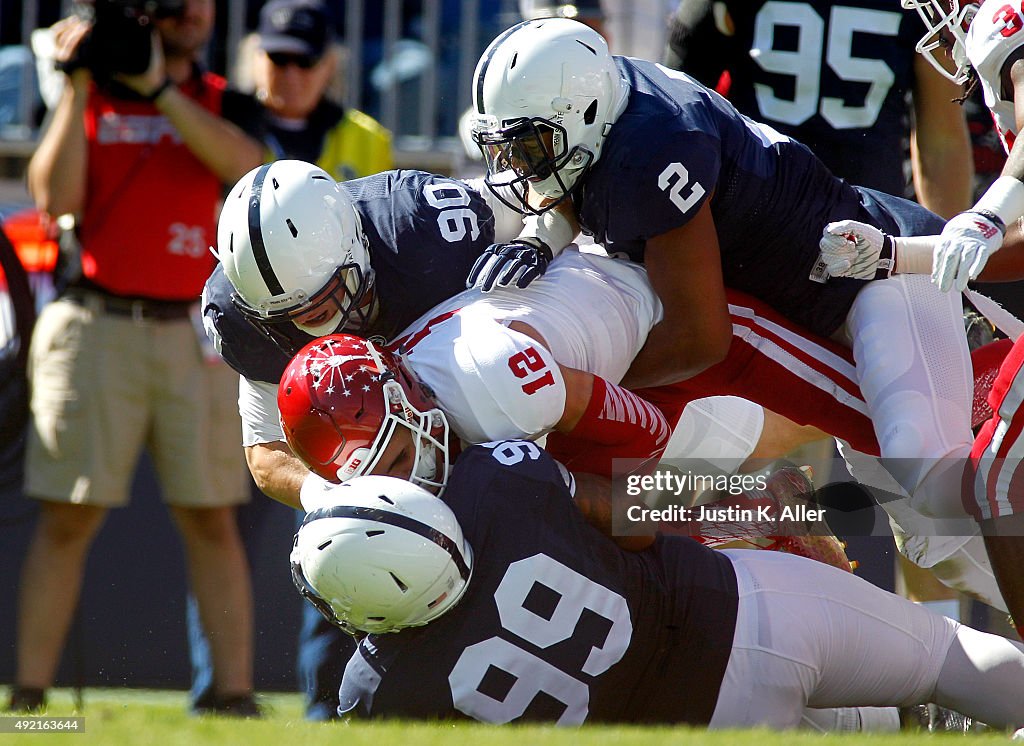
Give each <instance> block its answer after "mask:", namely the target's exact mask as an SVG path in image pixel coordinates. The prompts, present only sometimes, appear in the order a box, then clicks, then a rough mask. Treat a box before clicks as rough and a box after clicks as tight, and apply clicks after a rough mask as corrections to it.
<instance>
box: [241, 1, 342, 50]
mask: <svg viewBox="0 0 1024 746" xmlns="http://www.w3.org/2000/svg"><path fill="white" fill-rule="evenodd" d="M332 23H333V19H332V18H331V14H330V13H329V12H328V11H327V8H326V7H324V5H323V4H322V3H321V2H319V0H271V2H269V3H267V4H266V5H264V6H263V10H261V11H260V26H259V29H258V31H259V36H260V49H262V50H264V51H265V52H285V53H288V54H301V55H306V56H308V57H320V56H322V55H323V53H324V51H325V50H326V49H327V45H328V43H330V41H331V37H332V33H331V24H332Z"/></svg>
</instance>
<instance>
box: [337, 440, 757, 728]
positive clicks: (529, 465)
mask: <svg viewBox="0 0 1024 746" xmlns="http://www.w3.org/2000/svg"><path fill="white" fill-rule="evenodd" d="M444 499H445V501H446V502H447V503H448V504H449V505H450V506H451V508H452V510H453V511H454V513H455V515H456V516H457V517H458V519H459V523H460V524H461V526H462V529H463V532H464V534H465V536H466V538H467V539H468V541H469V544H470V546H471V547H472V549H473V575H472V578H471V580H470V584H469V588H468V589H467V590H466V592H465V595H464V596H463V598H462V599H460V601H459V603H458V604H457V605H456V606H455V607H453V608H452V609H451V610H450V611H448V612H447V613H446V614H444V615H443V616H441V617H440V618H438V619H436V620H435V621H433V622H430V623H429V624H427V625H426V626H424V627H417V628H409V629H406V630H403V631H401V632H398V633H393V634H386V635H370V636H368V637H366V638H364V639H363V640H361V641H360V643H359V646H358V647H357V649H356V653H355V654H354V655H353V657H352V659H351V660H350V661H349V664H348V666H347V668H346V669H345V676H344V679H343V682H342V685H341V690H340V696H339V699H340V702H341V704H340V706H339V710H338V711H339V713H341V714H343V715H346V714H347V715H351V716H356V717H370V718H373V717H384V718H386V717H396V718H474V719H477V720H481V721H485V722H493V723H507V722H512V721H520V722H521V721H529V720H540V721H551V722H558V723H560V724H563V725H575V724H580V723H583V722H585V721H605V722H634V723H636V722H640V723H653V722H663V723H674V722H684V723H693V724H705V723H707V722H708V721H709V719H710V718H711V715H712V713H713V711H714V707H715V703H716V700H717V697H718V690H719V687H720V686H721V681H722V676H723V675H724V672H725V667H726V664H727V663H728V660H729V653H730V649H731V646H732V638H733V632H734V630H735V623H736V608H737V604H738V601H737V592H736V576H735V574H734V572H733V569H732V565H731V564H730V562H729V560H728V559H727V558H726V557H725V556H724V555H722V554H720V553H717V552H715V551H713V550H711V549H708V548H706V547H703V546H701V545H699V544H697V543H696V542H694V541H692V540H690V539H686V538H681V537H670V538H666V537H662V538H659V539H658V541H657V542H656V543H655V545H654V546H653V547H651V548H650V549H648V550H647V551H644V552H640V553H631V552H626V551H623V550H621V549H619V548H618V547H617V546H616V545H615V544H614V543H613V542H612V541H611V540H610V539H608V538H606V537H605V536H603V535H602V534H600V533H598V532H597V531H596V530H595V529H594V528H592V527H591V526H590V525H588V524H587V523H586V521H585V520H584V519H583V516H582V514H581V513H580V512H579V510H578V509H577V508H576V506H575V504H574V503H573V499H572V496H571V494H570V491H569V488H568V487H567V486H566V483H565V480H564V478H563V476H562V472H561V470H560V468H559V466H558V465H557V464H556V463H555V462H554V461H553V460H552V459H551V457H550V456H548V455H547V453H546V452H544V451H542V450H541V449H540V448H539V447H538V446H537V445H536V444H534V443H532V442H528V441H505V442H501V443H489V444H486V445H482V446H474V447H472V448H470V449H468V450H466V451H465V452H463V454H462V455H461V456H460V457H459V459H458V461H457V463H456V466H455V468H454V470H453V472H452V475H451V478H450V481H449V483H448V487H447V488H446V490H445V493H444Z"/></svg>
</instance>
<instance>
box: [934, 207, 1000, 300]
mask: <svg viewBox="0 0 1024 746" xmlns="http://www.w3.org/2000/svg"><path fill="white" fill-rule="evenodd" d="M1004 233H1006V224H1005V223H1004V222H1003V221H1002V220H1001V219H1000V218H999V216H998V215H996V214H995V213H994V212H989V211H988V210H981V211H979V210H968V211H966V212H962V213H960V214H959V215H956V216H954V217H953V218H951V219H950V220H949V222H948V223H946V227H945V228H943V229H942V235H940V236H939V241H938V243H937V244H935V251H934V253H933V254H932V282H934V283H935V284H936V285H938V286H939V290H951V289H956V290H957V291H958V292H960V291H963V290H964V289H965V288H966V287H967V283H968V282H970V281H971V280H973V279H975V278H976V277H977V276H978V275H980V274H981V270H983V269H984V268H985V262H987V261H988V258H989V256H991V255H992V254H993V253H995V252H996V251H998V249H999V247H1000V246H1002V245H1003V234H1004Z"/></svg>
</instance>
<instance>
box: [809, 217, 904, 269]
mask: <svg viewBox="0 0 1024 746" xmlns="http://www.w3.org/2000/svg"><path fill="white" fill-rule="evenodd" d="M818 248H819V249H821V258H820V261H821V263H822V264H824V265H825V268H826V269H827V270H828V273H829V275H830V276H832V277H853V278H856V279H858V280H875V279H884V278H886V277H889V276H890V275H891V274H892V273H893V270H894V269H895V268H896V253H895V242H894V241H893V239H892V236H890V235H887V234H885V233H882V231H880V230H879V229H878V228H876V227H875V226H873V225H868V224H867V223H861V222H859V221H856V220H840V221H838V222H835V223H829V224H828V225H826V226H825V230H824V231H823V232H822V235H821V241H819V242H818Z"/></svg>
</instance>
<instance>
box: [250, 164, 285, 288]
mask: <svg viewBox="0 0 1024 746" xmlns="http://www.w3.org/2000/svg"><path fill="white" fill-rule="evenodd" d="M272 165H273V164H272V163H267V164H265V165H263V166H260V170H259V171H257V172H256V176H255V178H253V182H252V193H251V194H250V195H249V244H250V245H251V246H252V255H253V258H254V259H255V260H256V267H257V269H259V271H260V277H262V278H263V282H264V283H265V284H266V286H267V289H268V290H269V291H270V294H271V295H281V294H283V293H284V288H283V287H281V281H280V280H278V279H277V275H276V274H275V273H274V268H273V267H272V266H271V264H270V257H269V256H267V247H266V244H264V243H263V229H262V228H261V227H260V197H261V196H262V194H263V182H264V180H265V179H266V178H267V172H268V171H270V167H271V166H272Z"/></svg>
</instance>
